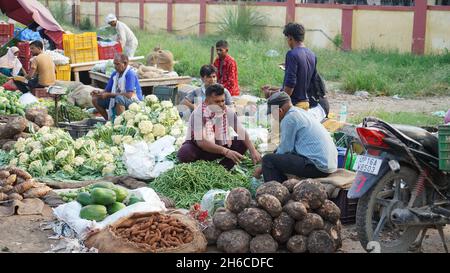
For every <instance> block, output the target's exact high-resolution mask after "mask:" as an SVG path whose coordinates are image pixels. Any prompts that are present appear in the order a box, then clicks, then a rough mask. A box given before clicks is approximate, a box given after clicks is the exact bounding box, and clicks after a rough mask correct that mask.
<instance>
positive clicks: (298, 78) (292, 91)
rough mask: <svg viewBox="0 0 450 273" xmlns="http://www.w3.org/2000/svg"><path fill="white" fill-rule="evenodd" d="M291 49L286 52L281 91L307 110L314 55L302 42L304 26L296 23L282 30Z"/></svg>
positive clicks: (313, 68)
mask: <svg viewBox="0 0 450 273" xmlns="http://www.w3.org/2000/svg"><path fill="white" fill-rule="evenodd" d="M283 34H284V36H285V37H286V40H287V43H288V45H289V47H290V48H291V50H289V51H288V52H287V53H286V60H285V66H286V68H285V69H286V70H285V74H284V81H283V91H284V92H286V93H287V94H288V95H289V96H290V97H291V100H292V104H293V105H294V106H296V107H299V108H302V109H305V110H308V109H309V97H308V93H307V92H308V88H309V86H310V84H311V79H313V77H314V73H316V62H317V58H316V55H315V54H314V53H313V52H312V51H311V50H309V49H308V48H306V47H305V45H304V44H303V41H304V38H305V28H304V27H303V26H302V25H300V24H297V23H289V24H287V25H286V26H285V27H284V31H283Z"/></svg>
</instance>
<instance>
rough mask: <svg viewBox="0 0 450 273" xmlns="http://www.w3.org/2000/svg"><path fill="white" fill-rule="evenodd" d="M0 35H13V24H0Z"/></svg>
mask: <svg viewBox="0 0 450 273" xmlns="http://www.w3.org/2000/svg"><path fill="white" fill-rule="evenodd" d="M0 35H2V36H3V35H8V36H9V37H11V38H12V37H13V36H14V24H0Z"/></svg>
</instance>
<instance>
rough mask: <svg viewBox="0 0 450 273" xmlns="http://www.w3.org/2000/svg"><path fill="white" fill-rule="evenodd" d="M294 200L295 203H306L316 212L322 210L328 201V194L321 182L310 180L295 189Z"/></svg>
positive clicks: (304, 181)
mask: <svg viewBox="0 0 450 273" xmlns="http://www.w3.org/2000/svg"><path fill="white" fill-rule="evenodd" d="M292 199H294V200H295V201H304V202H305V203H307V204H308V205H309V207H310V208H311V209H313V210H314V209H318V208H320V207H321V206H322V205H323V204H324V202H325V199H327V192H326V190H325V187H324V186H323V185H322V184H320V182H316V181H313V180H311V179H308V180H303V181H302V182H301V183H300V184H298V185H297V186H296V187H294V191H293V193H292Z"/></svg>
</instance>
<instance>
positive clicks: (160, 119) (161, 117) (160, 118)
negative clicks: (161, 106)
mask: <svg viewBox="0 0 450 273" xmlns="http://www.w3.org/2000/svg"><path fill="white" fill-rule="evenodd" d="M166 119H167V115H166V113H165V112H162V113H160V114H159V116H158V122H159V123H164V122H165V121H166Z"/></svg>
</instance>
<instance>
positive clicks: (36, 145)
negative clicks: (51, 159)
mask: <svg viewBox="0 0 450 273" xmlns="http://www.w3.org/2000/svg"><path fill="white" fill-rule="evenodd" d="M28 146H29V147H30V148H31V149H33V150H40V149H42V144H41V143H40V142H39V141H33V142H31V143H30V144H28Z"/></svg>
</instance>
